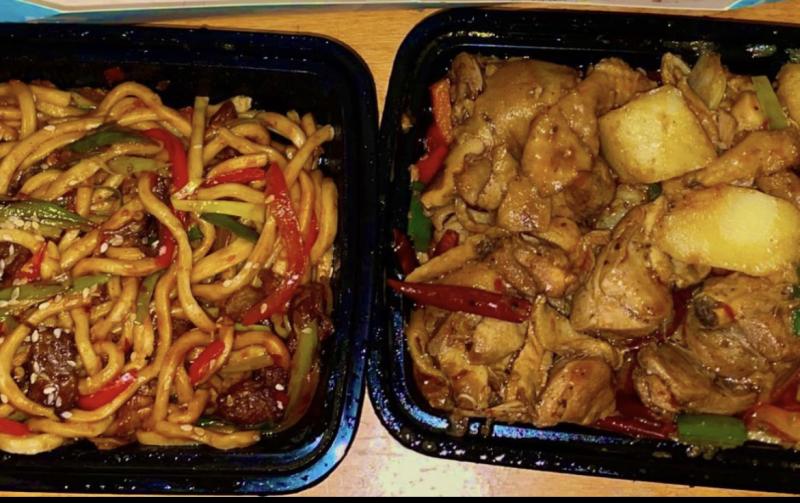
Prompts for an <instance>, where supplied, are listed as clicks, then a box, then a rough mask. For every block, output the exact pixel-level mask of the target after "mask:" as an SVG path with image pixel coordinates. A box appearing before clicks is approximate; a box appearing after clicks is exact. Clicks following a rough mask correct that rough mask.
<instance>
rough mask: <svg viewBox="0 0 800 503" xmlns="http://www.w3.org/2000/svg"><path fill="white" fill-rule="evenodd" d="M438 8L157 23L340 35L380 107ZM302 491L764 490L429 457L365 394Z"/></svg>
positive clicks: (790, 0)
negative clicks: (405, 53) (334, 455)
mask: <svg viewBox="0 0 800 503" xmlns="http://www.w3.org/2000/svg"><path fill="white" fill-rule="evenodd" d="M516 7H518V5H517V6H515V8H516ZM525 7H537V8H554V7H553V6H546V5H540V4H538V5H537V4H536V2H530V3H526V4H525ZM565 7H566V6H564V5H563V4H562V5H558V6H555V8H565ZM574 8H577V9H583V10H588V9H592V8H593V9H595V10H617V11H629V12H635V11H637V9H620V8H616V9H609V8H605V9H600V8H596V7H585V8H584V7H574ZM433 12H435V10H434V9H410V8H409V9H402V8H395V7H392V8H370V7H341V8H338V7H337V8H322V9H318V8H307V9H291V10H275V11H269V12H263V11H262V12H261V13H235V14H230V15H218V16H213V17H187V18H185V19H175V20H169V21H165V22H161V23H160V24H165V25H171V26H207V27H209V28H234V29H242V30H275V31H284V32H303V33H316V34H322V35H326V36H329V37H332V38H335V39H337V40H339V41H341V42H344V43H345V44H346V45H348V46H350V47H351V48H352V49H354V50H355V51H356V52H358V53H359V54H360V55H361V57H362V58H363V59H364V60H365V61H366V62H367V64H368V65H369V67H370V69H371V70H372V74H373V76H374V78H375V85H376V89H377V93H378V106H379V107H380V108H381V110H382V107H383V100H384V97H385V96H386V87H387V86H388V83H389V74H390V72H391V69H392V63H393V61H394V54H395V52H396V51H397V48H398V47H399V45H400V43H401V42H402V40H403V38H404V37H405V35H406V34H407V33H408V31H409V30H411V28H412V27H413V26H414V25H416V24H417V23H418V22H419V21H421V20H422V19H423V18H425V17H427V16H428V15H430V14H432V13H433ZM648 12H664V13H679V14H686V15H708V16H712V17H719V18H729V19H745V20H758V21H768V22H775V23H791V24H798V25H800V0H785V1H783V2H780V3H777V4H769V5H763V6H759V7H753V8H747V9H742V10H737V11H732V12H722V13H719V12H717V13H712V12H703V11H675V10H663V11H654V10H648ZM11 494H19V493H0V496H5V495H11ZM300 494H301V495H308V496H332V495H348V494H353V495H397V496H400V495H455V496H457V495H483V496H494V495H536V496H545V495H575V496H600V495H607V496H629V495H651V496H669V495H686V496H689V495H694V496H700V495H709V496H733V495H738V496H745V495H757V494H759V493H749V492H745V491H731V490H723V489H713V488H703V487H691V488H690V487H686V486H679V485H669V484H656V483H649V482H632V481H624V480H614V479H606V478H599V477H586V476H578V475H564V474H558V473H550V472H540V471H531V470H520V469H514V468H502V467H493V466H488V465H478V464H472V463H462V462H455V461H446V460H440V459H435V458H430V457H426V456H423V455H421V454H417V453H415V452H412V451H410V450H407V449H406V448H404V447H403V446H401V445H400V444H399V443H398V442H396V441H395V440H394V439H393V438H391V436H390V435H389V434H388V433H387V432H386V431H385V430H384V428H383V426H382V425H381V424H380V422H379V421H378V419H377V417H376V416H375V412H374V411H373V409H372V405H371V404H370V402H369V399H366V400H365V404H364V409H363V413H362V416H361V424H360V426H359V429H358V434H357V436H356V439H355V441H354V442H353V445H352V446H351V448H350V451H349V452H348V454H347V456H346V458H345V459H344V461H343V462H342V463H341V464H340V465H339V467H338V468H337V469H336V470H335V471H334V472H333V473H332V474H331V475H330V476H329V477H328V478H327V479H325V480H324V481H323V482H322V483H320V484H318V485H317V486H315V487H313V488H311V489H309V490H307V491H304V492H303V493H300Z"/></svg>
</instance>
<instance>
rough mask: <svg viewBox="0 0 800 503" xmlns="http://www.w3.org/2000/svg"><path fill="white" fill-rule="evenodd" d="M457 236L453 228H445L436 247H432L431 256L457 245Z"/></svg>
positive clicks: (436, 255)
mask: <svg viewBox="0 0 800 503" xmlns="http://www.w3.org/2000/svg"><path fill="white" fill-rule="evenodd" d="M458 241H459V236H458V233H457V232H456V231H454V230H453V229H447V230H446V231H444V234H442V238H441V239H439V242H438V243H436V248H434V249H433V256H434V257H438V256H439V255H441V254H442V253H444V252H446V251H447V250H450V249H451V248H455V247H456V246H458Z"/></svg>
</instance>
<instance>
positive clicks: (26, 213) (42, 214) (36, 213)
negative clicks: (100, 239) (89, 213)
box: [0, 199, 94, 231]
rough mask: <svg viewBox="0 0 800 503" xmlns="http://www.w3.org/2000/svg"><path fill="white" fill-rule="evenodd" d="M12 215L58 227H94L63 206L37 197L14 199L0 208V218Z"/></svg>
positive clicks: (87, 229)
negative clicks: (21, 199) (24, 199)
mask: <svg viewBox="0 0 800 503" xmlns="http://www.w3.org/2000/svg"><path fill="white" fill-rule="evenodd" d="M12 217H17V218H20V219H22V220H24V221H33V222H38V223H40V224H44V225H46V226H49V227H58V228H60V229H80V230H82V231H89V230H91V229H92V228H93V227H94V225H93V224H92V222H91V221H89V220H88V219H86V218H84V217H82V216H80V215H78V214H77V213H73V212H71V211H69V210H67V209H65V208H64V207H63V206H60V205H58V204H56V203H51V202H49V201H39V200H37V199H30V200H27V201H16V202H13V203H10V204H7V205H6V206H4V207H3V208H0V220H8V219H10V218H12Z"/></svg>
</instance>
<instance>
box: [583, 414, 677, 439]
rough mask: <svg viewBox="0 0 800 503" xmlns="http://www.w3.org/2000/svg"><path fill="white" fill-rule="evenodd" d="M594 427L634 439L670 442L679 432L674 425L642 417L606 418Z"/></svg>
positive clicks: (596, 422) (597, 422)
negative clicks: (653, 439)
mask: <svg viewBox="0 0 800 503" xmlns="http://www.w3.org/2000/svg"><path fill="white" fill-rule="evenodd" d="M592 426H594V427H596V428H599V429H601V430H606V431H612V432H614V433H622V434H624V435H629V436H632V437H637V438H655V439H658V440H669V439H670V438H672V436H673V435H674V434H675V432H676V430H677V429H676V427H675V425H674V424H672V423H663V422H661V421H651V420H647V419H645V418H642V417H606V418H603V419H600V420H598V421H595V423H594V424H593V425H592Z"/></svg>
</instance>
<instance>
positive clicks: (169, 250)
mask: <svg viewBox="0 0 800 503" xmlns="http://www.w3.org/2000/svg"><path fill="white" fill-rule="evenodd" d="M177 247H178V245H177V243H176V242H175V237H174V236H173V235H172V233H171V232H170V231H169V229H168V228H166V227H165V226H164V224H159V226H158V255H157V256H156V258H155V261H156V265H157V266H158V267H159V268H161V269H166V268H167V267H169V266H170V264H172V259H173V257H175V250H176V248H177Z"/></svg>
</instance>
